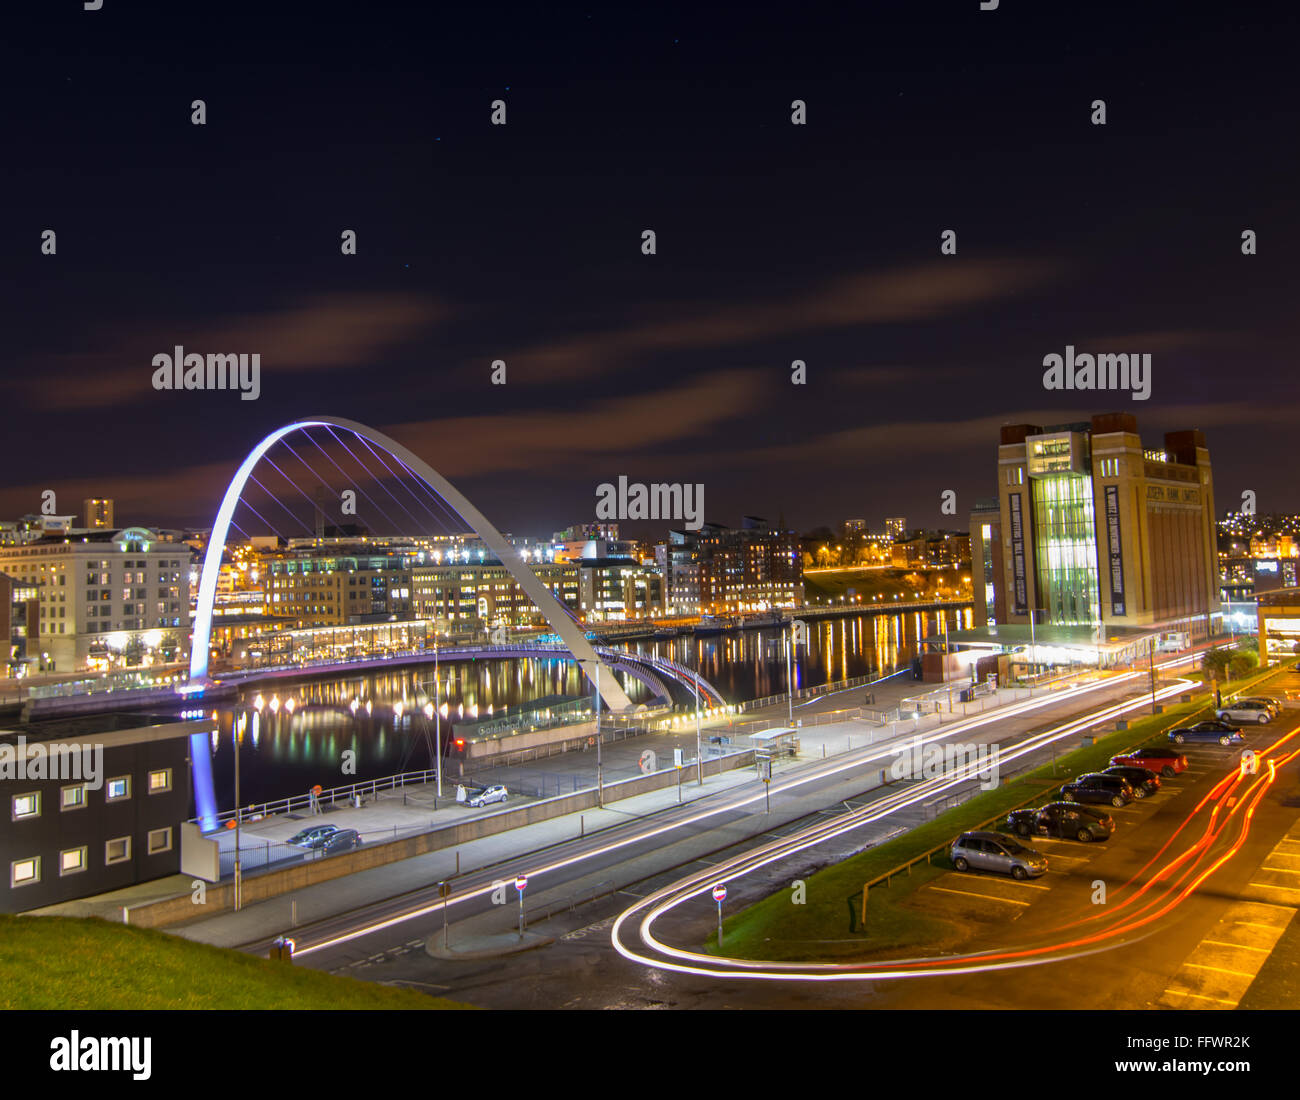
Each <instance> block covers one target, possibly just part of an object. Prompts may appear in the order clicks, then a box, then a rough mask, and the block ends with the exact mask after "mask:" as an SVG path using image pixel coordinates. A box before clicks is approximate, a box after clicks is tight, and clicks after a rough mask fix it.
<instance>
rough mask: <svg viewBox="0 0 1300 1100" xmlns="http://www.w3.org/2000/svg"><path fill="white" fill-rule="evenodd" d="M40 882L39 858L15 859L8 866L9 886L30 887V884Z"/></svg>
mask: <svg viewBox="0 0 1300 1100" xmlns="http://www.w3.org/2000/svg"><path fill="white" fill-rule="evenodd" d="M40 881H41V857H40V856H32V857H31V858H30V859H16V860H14V861H13V862H12V863H11V864H9V885H10V886H30V885H31V884H32V883H34V882H40Z"/></svg>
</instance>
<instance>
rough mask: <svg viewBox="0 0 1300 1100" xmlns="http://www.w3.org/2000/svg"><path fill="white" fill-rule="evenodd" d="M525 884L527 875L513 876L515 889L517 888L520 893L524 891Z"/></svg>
mask: <svg viewBox="0 0 1300 1100" xmlns="http://www.w3.org/2000/svg"><path fill="white" fill-rule="evenodd" d="M527 885H528V876H527V875H517V876H516V877H515V889H516V890H518V891H519V892H520V893H521V894H522V893H523V891H524V887H525V886H527Z"/></svg>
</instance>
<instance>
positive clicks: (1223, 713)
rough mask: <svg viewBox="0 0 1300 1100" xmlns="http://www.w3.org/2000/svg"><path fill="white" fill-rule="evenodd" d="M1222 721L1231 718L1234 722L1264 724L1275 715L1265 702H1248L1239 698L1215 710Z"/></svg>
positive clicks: (1215, 713)
mask: <svg viewBox="0 0 1300 1100" xmlns="http://www.w3.org/2000/svg"><path fill="white" fill-rule="evenodd" d="M1214 716H1215V717H1216V718H1218V720H1219V721H1220V722H1226V721H1228V720H1229V719H1231V720H1232V721H1234V722H1257V723H1258V724H1259V725H1261V726H1262V725H1263V724H1264V723H1265V722H1267V721H1268V720H1269V719H1270V718H1272V717H1273V713H1272V711H1270V710H1269V709H1268V707H1267V706H1265V705H1264V704H1263V703H1248V702H1243V701H1241V700H1237V701H1235V702H1232V703H1228V704H1227V705H1226V706H1222V707H1220V708H1219V709H1218V710H1216V711H1215V712H1214Z"/></svg>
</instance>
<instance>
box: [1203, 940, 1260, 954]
mask: <svg viewBox="0 0 1300 1100" xmlns="http://www.w3.org/2000/svg"><path fill="white" fill-rule="evenodd" d="M1201 943H1208V944H1212V945H1213V946H1215V947H1234V948H1236V949H1237V950H1239V951H1259V952H1260V953H1261V954H1264V955H1267V954H1268V953H1269V951H1270V950H1272V949H1271V948H1268V947H1251V946H1250V944H1248V943H1228V941H1227V940H1201Z"/></svg>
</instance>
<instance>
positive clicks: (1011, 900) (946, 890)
mask: <svg viewBox="0 0 1300 1100" xmlns="http://www.w3.org/2000/svg"><path fill="white" fill-rule="evenodd" d="M927 889H930V890H939V891H941V892H942V893H945V894H964V895H965V896H966V897H968V898H982V899H983V900H984V901H1001V902H1005V903H1006V904H1007V905H1029V904H1030V903H1029V902H1027V901H1018V900H1017V899H1016V898H1001V897H998V895H997V894H973V893H971V892H970V891H969V890H953V889H951V888H950V887H947V886H930V887H927Z"/></svg>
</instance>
